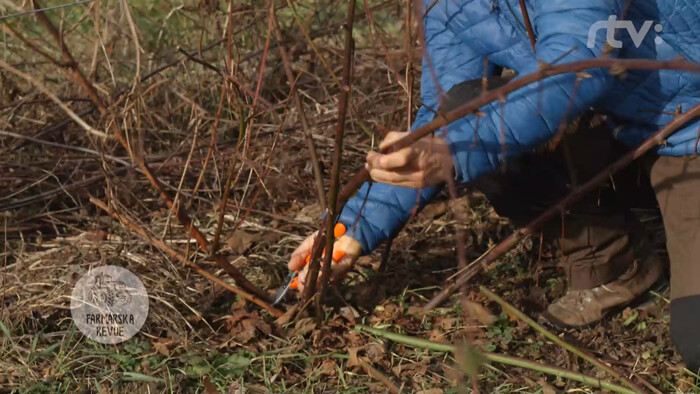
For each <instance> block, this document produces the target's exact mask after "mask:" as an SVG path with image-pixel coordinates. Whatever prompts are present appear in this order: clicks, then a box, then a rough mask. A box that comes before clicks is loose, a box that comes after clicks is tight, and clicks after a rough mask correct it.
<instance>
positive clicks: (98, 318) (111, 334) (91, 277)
mask: <svg viewBox="0 0 700 394" xmlns="http://www.w3.org/2000/svg"><path fill="white" fill-rule="evenodd" d="M70 311H71V315H72V316H73V321H74V322H75V325H76V326H78V329H79V330H80V331H81V332H82V333H83V334H85V336H87V337H88V338H90V339H92V340H93V341H96V342H100V343H106V344H115V343H121V342H124V341H126V340H128V339H129V338H131V337H133V336H134V335H136V333H137V332H139V330H140V329H141V327H142V326H143V323H144V322H145V321H146V317H148V293H146V288H145V287H144V286H143V283H141V280H140V279H139V278H138V277H137V276H136V275H134V274H133V273H132V272H131V271H129V270H127V269H124V268H121V267H116V266H113V265H106V266H102V267H96V268H93V269H91V270H90V271H88V272H87V273H86V274H85V275H83V276H82V277H81V278H80V280H79V281H78V283H76V284H75V287H74V288H73V293H72V297H71V302H70Z"/></svg>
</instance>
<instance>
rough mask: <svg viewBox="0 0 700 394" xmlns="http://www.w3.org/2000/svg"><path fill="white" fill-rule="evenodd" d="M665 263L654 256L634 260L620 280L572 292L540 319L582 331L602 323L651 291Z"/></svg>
mask: <svg viewBox="0 0 700 394" xmlns="http://www.w3.org/2000/svg"><path fill="white" fill-rule="evenodd" d="M662 273H663V262H662V261H661V259H660V258H659V257H658V256H657V255H656V254H655V253H653V252H652V253H649V254H647V255H646V256H645V257H644V258H643V259H635V260H634V262H633V263H632V265H630V267H629V268H628V269H627V271H626V272H625V273H624V274H622V275H621V276H620V277H619V278H618V279H617V280H614V281H612V282H610V283H607V284H604V285H601V286H598V287H594V288H592V289H588V290H569V291H567V293H566V294H565V295H564V296H563V297H561V298H560V299H558V300H556V301H555V302H554V303H552V304H551V305H549V307H548V308H547V310H546V311H544V312H542V314H541V315H540V320H544V322H546V323H549V324H552V325H554V326H557V327H559V328H563V327H574V328H581V327H585V326H588V325H590V324H592V323H595V322H597V321H599V320H601V319H602V318H603V317H605V315H606V314H607V313H609V312H611V311H613V310H615V309H617V308H619V307H623V306H625V305H627V304H629V303H630V302H632V301H633V300H635V299H636V298H637V297H639V296H640V295H642V294H643V293H644V292H645V291H647V290H649V289H650V288H651V287H652V286H653V285H654V284H655V283H656V282H657V281H658V280H659V279H660V278H661V277H662Z"/></svg>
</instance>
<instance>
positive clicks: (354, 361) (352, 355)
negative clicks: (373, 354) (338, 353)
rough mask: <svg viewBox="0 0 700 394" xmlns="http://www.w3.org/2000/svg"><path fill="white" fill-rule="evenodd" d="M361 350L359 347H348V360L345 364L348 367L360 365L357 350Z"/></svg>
mask: <svg viewBox="0 0 700 394" xmlns="http://www.w3.org/2000/svg"><path fill="white" fill-rule="evenodd" d="M358 350H360V348H359V347H349V348H348V356H349V358H348V362H347V364H345V366H346V367H348V368H351V367H359V366H360V359H359V358H358V357H357V351H358Z"/></svg>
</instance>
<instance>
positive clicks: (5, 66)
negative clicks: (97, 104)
mask: <svg viewBox="0 0 700 394" xmlns="http://www.w3.org/2000/svg"><path fill="white" fill-rule="evenodd" d="M0 68H3V69H5V70H7V71H9V72H11V73H13V74H15V75H17V76H18V77H20V78H22V79H24V80H26V81H27V82H29V83H31V84H32V85H34V87H36V88H37V89H38V90H39V91H41V93H43V94H44V95H46V96H47V97H48V98H50V99H51V100H52V101H53V102H55V103H56V104H57V105H58V106H59V107H61V109H62V110H63V111H64V112H65V113H66V114H68V116H69V117H70V118H71V119H73V121H74V122H75V123H77V124H78V125H79V126H80V127H82V128H83V129H85V131H87V132H88V133H90V134H92V135H95V136H97V137H100V138H107V134H105V132H103V131H99V130H97V129H95V128H94V127H92V126H90V125H89V124H87V123H86V122H85V121H84V120H83V119H82V118H80V116H78V114H76V113H75V112H73V110H71V109H70V108H68V106H67V105H66V104H65V103H64V102H63V101H61V99H59V98H58V97H56V95H55V94H53V93H51V91H50V90H49V89H48V88H46V86H44V85H43V84H42V83H41V82H39V81H37V80H36V79H34V78H33V77H32V76H31V75H28V74H25V73H23V72H22V71H19V70H18V69H16V68H14V67H12V66H11V65H9V64H7V63H5V62H3V61H2V60H0Z"/></svg>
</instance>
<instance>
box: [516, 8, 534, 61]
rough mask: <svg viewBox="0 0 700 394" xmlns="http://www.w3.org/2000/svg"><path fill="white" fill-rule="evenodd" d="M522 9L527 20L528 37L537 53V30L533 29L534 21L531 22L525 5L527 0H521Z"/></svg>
mask: <svg viewBox="0 0 700 394" xmlns="http://www.w3.org/2000/svg"><path fill="white" fill-rule="evenodd" d="M520 11H522V13H523V19H524V20H525V30H526V31H527V37H528V38H529V39H530V45H532V51H533V52H535V53H537V50H536V49H535V32H534V31H533V30H532V23H531V22H530V15H528V12H527V7H526V6H525V0H520Z"/></svg>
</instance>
